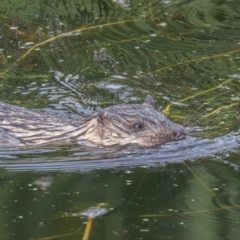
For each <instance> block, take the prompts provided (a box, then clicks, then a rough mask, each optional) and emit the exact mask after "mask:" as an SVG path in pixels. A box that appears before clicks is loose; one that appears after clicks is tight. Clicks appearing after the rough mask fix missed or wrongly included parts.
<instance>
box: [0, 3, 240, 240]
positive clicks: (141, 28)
mask: <svg viewBox="0 0 240 240" xmlns="http://www.w3.org/2000/svg"><path fill="white" fill-rule="evenodd" d="M0 23H1V24H0V50H1V52H0V100H1V101H5V102H8V103H11V104H15V105H20V106H24V107H28V108H34V109H45V110H46V111H50V110H54V111H58V112H68V113H75V114H79V115H81V116H86V115H89V114H91V113H92V112H93V111H94V110H95V108H96V107H97V106H102V107H104V106H109V105H113V104H120V103H141V102H143V100H144V98H145V96H146V95H147V94H151V95H152V96H153V97H154V99H155V101H156V104H155V105H156V108H157V109H158V110H159V111H163V112H164V113H165V114H166V115H168V116H169V118H171V119H172V120H173V121H175V122H177V123H179V124H186V126H194V127H198V129H199V132H198V133H196V134H194V136H191V137H188V138H187V139H186V140H183V141H180V142H176V143H170V144H166V145H164V146H162V147H156V148H151V149H142V148H141V149H139V148H134V147H128V148H121V149H120V148H115V149H93V148H86V147H82V146H66V147H57V146H56V147H49V148H42V149H31V150H17V149H4V148H3V147H1V146H0V167H1V168H0V222H1V224H0V239H17V240H25V239H84V240H87V239H90V240H98V239H101V240H103V239H104V240H105V239H106V240H108V239H111V240H112V239H131V240H132V239H144V240H145V239H146V240H155V239H178V240H179V239H184V240H185V239H191V240H192V239H194V240H195V239H196V240H198V239H206V240H208V239H211V240H213V239H216V240H218V239H221V240H235V239H236V240H237V239H239V234H240V230H239V229H240V228H239V224H240V220H239V219H240V214H239V209H240V190H239V189H240V172H239V162H240V157H239V140H240V133H239V104H240V91H239V90H240V85H239V79H240V48H239V47H240V34H239V32H240V31H239V30H240V5H239V2H238V1H237V0H228V1H224V0H223V1H210V0H205V1H202V0H201V1H200V0H193V1H183V0H181V1H175V0H172V1H171V0H162V1H155V0H151V1H140V0H139V1H136V0H128V1H127V0H125V1H124V0H116V1H110V0H106V1H104V0H99V1H97V0H92V1H80V0H75V1H60V0H59V1H57V0H55V1H54V0H51V1H48V0H46V1H41V0H39V1H37V0H25V1H23V0H22V1H20V0H19V1H9V0H2V1H1V4H0ZM100 203H102V204H103V205H101V206H102V207H104V208H106V209H107V211H108V213H107V214H105V215H103V216H102V217H98V218H95V219H94V220H93V221H92V222H91V221H90V220H88V218H86V217H82V216H80V214H79V213H80V212H82V211H85V210H87V209H88V208H89V207H96V206H100V205H99V204H100ZM90 223H92V225H90ZM87 226H88V227H89V228H87ZM84 234H85V235H84Z"/></svg>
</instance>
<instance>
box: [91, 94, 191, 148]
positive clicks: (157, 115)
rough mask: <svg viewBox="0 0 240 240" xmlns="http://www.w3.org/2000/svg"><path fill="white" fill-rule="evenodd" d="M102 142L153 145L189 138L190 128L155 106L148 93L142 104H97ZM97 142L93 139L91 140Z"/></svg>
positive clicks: (106, 144) (108, 143) (108, 144)
mask: <svg viewBox="0 0 240 240" xmlns="http://www.w3.org/2000/svg"><path fill="white" fill-rule="evenodd" d="M95 116H96V117H97V119H96V123H95V124H96V127H97V132H98V136H99V139H98V140H100V142H101V145H103V146H110V145H126V144H137V145H141V146H154V145H160V144H164V143H166V142H170V141H176V140H180V139H183V138H185V137H186V135H187V131H186V130H185V129H184V128H183V127H182V126H180V125H178V124H175V123H173V122H172V121H170V120H169V119H168V118H167V117H166V116H165V115H164V114H163V113H161V112H158V111H157V110H156V109H155V108H154V100H153V98H152V97H151V96H150V95H148V96H147V97H146V99H145V102H144V103H143V104H126V105H116V106H111V107H107V108H105V109H103V108H100V107H98V108H97V114H96V115H95ZM92 141H93V142H94V139H92Z"/></svg>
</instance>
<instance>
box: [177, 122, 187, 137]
mask: <svg viewBox="0 0 240 240" xmlns="http://www.w3.org/2000/svg"><path fill="white" fill-rule="evenodd" d="M187 135H188V131H187V129H186V128H184V127H182V126H180V125H177V129H175V131H174V137H175V138H176V139H183V138H186V136H187Z"/></svg>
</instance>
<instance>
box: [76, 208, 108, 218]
mask: <svg viewBox="0 0 240 240" xmlns="http://www.w3.org/2000/svg"><path fill="white" fill-rule="evenodd" d="M107 212H108V211H107V210H106V209H105V208H98V207H90V208H88V209H87V210H86V211H83V212H81V213H80V215H82V216H86V217H90V218H96V217H100V216H102V215H104V214H105V213H107Z"/></svg>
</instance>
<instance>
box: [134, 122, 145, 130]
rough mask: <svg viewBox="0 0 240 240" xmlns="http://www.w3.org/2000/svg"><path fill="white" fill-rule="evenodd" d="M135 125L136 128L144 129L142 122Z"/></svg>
mask: <svg viewBox="0 0 240 240" xmlns="http://www.w3.org/2000/svg"><path fill="white" fill-rule="evenodd" d="M133 127H134V128H136V129H142V128H143V125H142V124H141V123H135V124H134V125H133Z"/></svg>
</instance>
